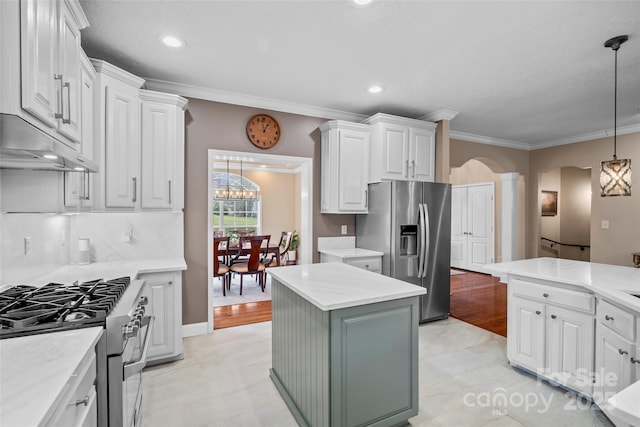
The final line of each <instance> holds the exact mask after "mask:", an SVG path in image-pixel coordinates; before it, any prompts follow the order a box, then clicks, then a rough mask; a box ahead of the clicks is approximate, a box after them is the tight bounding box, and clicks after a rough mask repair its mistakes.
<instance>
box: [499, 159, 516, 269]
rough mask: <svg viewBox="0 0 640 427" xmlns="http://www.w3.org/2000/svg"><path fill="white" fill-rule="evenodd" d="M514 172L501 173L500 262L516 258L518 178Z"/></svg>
mask: <svg viewBox="0 0 640 427" xmlns="http://www.w3.org/2000/svg"><path fill="white" fill-rule="evenodd" d="M519 178H520V174H518V173H515V172H510V173H502V174H500V179H501V180H502V208H501V210H502V239H501V241H502V254H501V259H500V261H501V262H508V261H515V260H516V259H518V179H519Z"/></svg>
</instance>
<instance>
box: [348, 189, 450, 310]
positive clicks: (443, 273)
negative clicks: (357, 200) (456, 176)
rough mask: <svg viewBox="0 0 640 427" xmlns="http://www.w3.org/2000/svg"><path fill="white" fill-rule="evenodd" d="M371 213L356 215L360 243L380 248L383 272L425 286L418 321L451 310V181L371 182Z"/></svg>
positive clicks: (357, 235)
mask: <svg viewBox="0 0 640 427" xmlns="http://www.w3.org/2000/svg"><path fill="white" fill-rule="evenodd" d="M368 197H369V200H368V206H369V213H368V214H362V215H356V246H357V247H359V248H364V249H371V250H376V251H381V252H383V253H384V256H383V257H382V274H384V275H386V276H390V277H394V278H396V279H399V280H404V281H405V282H410V283H413V284H415V285H418V286H422V287H424V288H425V289H426V290H427V293H426V294H425V295H422V296H421V297H420V322H428V321H431V320H438V319H445V318H447V317H448V316H449V302H450V277H451V276H450V274H451V273H450V268H451V185H450V184H440V183H428V182H424V183H423V182H409V181H384V182H380V183H375V184H369V192H368Z"/></svg>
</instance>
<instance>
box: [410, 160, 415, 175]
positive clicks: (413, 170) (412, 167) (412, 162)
mask: <svg viewBox="0 0 640 427" xmlns="http://www.w3.org/2000/svg"><path fill="white" fill-rule="evenodd" d="M411 177H412V178H415V177H416V161H415V160H411Z"/></svg>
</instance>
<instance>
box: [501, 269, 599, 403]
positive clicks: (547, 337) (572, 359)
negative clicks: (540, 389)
mask: <svg viewBox="0 0 640 427" xmlns="http://www.w3.org/2000/svg"><path fill="white" fill-rule="evenodd" d="M508 298H509V300H508V330H509V333H508V336H507V353H508V358H509V361H510V362H511V363H513V364H515V365H518V366H520V367H523V368H526V369H528V370H530V371H533V372H535V373H537V374H538V375H540V376H541V377H544V378H547V379H550V380H552V381H554V382H557V383H559V384H562V385H565V386H568V387H570V388H572V389H574V390H577V391H580V392H582V393H584V394H587V395H591V392H592V377H591V375H592V372H593V367H594V366H593V363H594V361H593V347H594V324H595V317H594V314H595V311H594V309H595V298H594V297H593V295H591V294H588V293H586V292H579V291H575V290H569V289H561V288H557V287H555V286H549V285H543V284H538V283H532V282H525V281H521V280H512V281H510V283H509V295H508Z"/></svg>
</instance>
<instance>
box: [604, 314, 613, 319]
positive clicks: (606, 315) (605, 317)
mask: <svg viewBox="0 0 640 427" xmlns="http://www.w3.org/2000/svg"><path fill="white" fill-rule="evenodd" d="M604 320H613V317H611V316H609V315H608V314H605V315H604Z"/></svg>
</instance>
